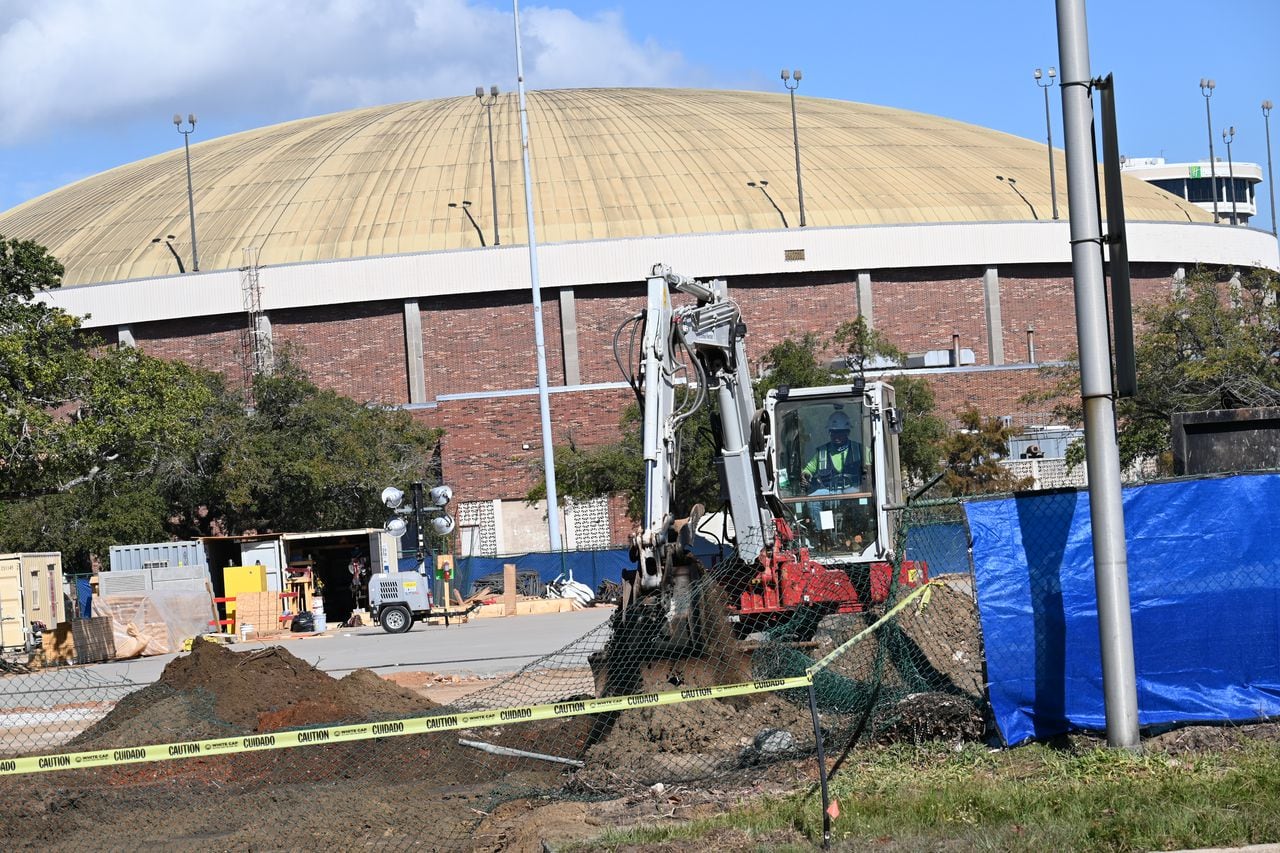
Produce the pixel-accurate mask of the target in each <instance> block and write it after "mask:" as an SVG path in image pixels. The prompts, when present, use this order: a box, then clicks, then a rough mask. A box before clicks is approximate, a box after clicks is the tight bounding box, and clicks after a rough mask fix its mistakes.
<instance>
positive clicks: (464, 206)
mask: <svg viewBox="0 0 1280 853" xmlns="http://www.w3.org/2000/svg"><path fill="white" fill-rule="evenodd" d="M449 206H450V207H457V206H458V203H457V202H453V201H451V202H449ZM462 212H463V213H465V214H466V215H467V219H469V220H471V227H472V228H474V229H476V234H478V235H480V245H481V246H483V245H484V232H483V231H481V230H480V223H478V222H476V218H475V217H474V216H472V215H471V202H469V201H467V200H466V199H463V200H462Z"/></svg>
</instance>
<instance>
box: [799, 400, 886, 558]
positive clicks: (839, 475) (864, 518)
mask: <svg viewBox="0 0 1280 853" xmlns="http://www.w3.org/2000/svg"><path fill="white" fill-rule="evenodd" d="M774 418H775V423H776V425H777V435H776V446H777V448H778V459H777V468H776V470H777V487H778V497H779V499H780V500H781V501H782V505H783V510H784V514H785V516H786V520H787V522H788V523H789V524H790V525H791V527H792V529H793V530H794V531H795V532H796V535H797V537H798V538H799V539H800V544H801V545H804V546H807V547H808V548H809V550H810V553H811V554H812V555H813V556H814V557H815V558H818V559H821V558H822V557H826V558H827V559H828V560H838V559H839V558H840V557H846V558H849V557H858V556H861V555H862V553H863V552H864V551H866V552H867V553H872V551H873V550H874V549H871V550H870V551H869V550H868V548H869V546H870V545H871V544H872V543H873V542H874V541H875V536H876V515H875V508H876V504H877V501H876V495H875V471H874V470H873V468H872V466H873V459H874V454H873V453H872V452H871V450H872V430H871V418H870V413H869V410H868V409H867V407H866V406H864V405H863V403H862V400H861V398H854V397H843V398H838V399H835V400H832V399H830V398H824V399H811V400H806V399H804V398H792V399H789V400H785V401H779V402H778V404H777V407H776V409H775V412H774Z"/></svg>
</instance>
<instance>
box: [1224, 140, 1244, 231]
mask: <svg viewBox="0 0 1280 853" xmlns="http://www.w3.org/2000/svg"><path fill="white" fill-rule="evenodd" d="M1235 139H1236V126H1235V125H1234V124H1233V125H1231V127H1224V128H1223V129H1222V141H1223V142H1225V143H1226V145H1227V189H1228V191H1229V193H1230V196H1231V224H1232V225H1239V224H1240V216H1239V215H1238V214H1237V213H1236V167H1235V164H1234V163H1233V162H1232V161H1231V143H1232V142H1234V141H1235Z"/></svg>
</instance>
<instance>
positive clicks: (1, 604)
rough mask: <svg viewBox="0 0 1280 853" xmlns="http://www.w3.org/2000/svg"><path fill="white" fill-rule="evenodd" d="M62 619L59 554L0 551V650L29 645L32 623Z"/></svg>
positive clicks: (64, 617) (64, 613)
mask: <svg viewBox="0 0 1280 853" xmlns="http://www.w3.org/2000/svg"><path fill="white" fill-rule="evenodd" d="M66 620H67V610H66V605H65V603H64V602H63V598H62V554H60V553H58V552H56V551H54V552H47V553H27V554H0V649H27V648H29V647H30V643H31V623H32V622H41V623H43V624H44V625H45V626H46V627H48V628H53V627H54V626H55V625H57V624H58V623H59V622H65V621H66Z"/></svg>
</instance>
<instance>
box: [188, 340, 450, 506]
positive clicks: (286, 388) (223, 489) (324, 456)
mask: <svg viewBox="0 0 1280 853" xmlns="http://www.w3.org/2000/svg"><path fill="white" fill-rule="evenodd" d="M254 397H255V399H256V400H257V409H256V410H255V411H254V412H252V413H251V414H249V415H247V416H244V415H241V416H238V417H232V418H231V422H229V423H227V422H224V423H222V424H220V425H219V426H218V429H217V430H216V434H215V435H214V436H212V437H211V438H212V441H211V442H210V443H209V445H208V446H205V447H202V448H200V450H201V451H202V452H203V454H204V455H205V456H206V457H207V458H208V459H211V460H215V461H216V462H217V468H216V470H215V471H214V472H213V476H212V481H211V483H210V484H209V489H208V491H209V493H210V496H211V497H213V498H214V499H220V503H219V505H218V507H217V508H218V510H219V512H218V513H217V514H218V515H219V516H221V517H222V519H223V521H224V523H225V524H226V525H227V526H228V527H229V528H231V529H235V530H325V529H332V528H340V527H351V526H365V525H373V526H378V527H380V526H381V525H382V522H383V521H385V518H386V509H385V508H384V507H383V506H382V504H381V502H380V500H379V498H378V495H379V493H380V492H381V490H382V488H383V487H385V486H387V485H396V484H400V485H403V484H405V483H408V482H410V481H412V480H416V479H434V478H432V477H431V476H430V475H431V472H430V468H431V464H432V457H433V453H434V451H435V449H436V446H437V445H438V443H439V439H440V436H441V431H440V430H438V429H432V428H429V427H426V426H424V425H422V424H419V423H418V422H416V421H415V420H414V419H413V416H412V415H410V414H409V413H408V412H405V411H400V410H386V409H381V408H376V407H370V406H362V405H360V404H359V403H357V402H355V401H354V400H351V399H348V398H346V397H342V396H340V395H338V394H336V393H334V392H333V391H326V390H321V389H319V388H317V387H316V386H315V385H314V384H313V383H312V382H311V381H310V380H308V379H307V378H306V376H305V375H304V374H303V373H302V371H301V370H300V369H299V368H298V367H296V366H295V365H294V364H293V363H292V362H291V361H290V360H289V359H288V358H287V357H282V358H280V359H278V363H277V369H276V372H275V374H274V375H272V376H259V377H257V378H256V379H255V381H254Z"/></svg>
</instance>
